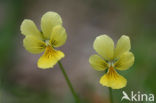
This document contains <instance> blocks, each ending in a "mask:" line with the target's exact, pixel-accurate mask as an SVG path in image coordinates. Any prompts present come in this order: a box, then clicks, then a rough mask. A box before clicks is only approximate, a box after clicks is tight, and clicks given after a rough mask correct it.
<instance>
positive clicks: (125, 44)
mask: <svg viewBox="0 0 156 103" xmlns="http://www.w3.org/2000/svg"><path fill="white" fill-rule="evenodd" d="M93 48H94V49H95V51H96V52H97V53H98V54H99V55H96V54H95V55H92V56H91V57H90V58H89V62H90V64H91V66H92V67H93V68H94V69H95V70H98V71H104V70H106V69H107V68H108V71H107V73H106V74H105V75H103V76H102V77H101V79H100V84H102V85H103V86H107V87H111V88H112V89H120V88H123V87H125V86H126V84H127V80H126V79H125V78H124V77H123V76H121V75H119V74H118V73H117V71H116V70H115V69H117V70H121V71H122V70H127V69H128V68H130V67H131V66H132V65H133V63H134V55H133V53H132V52H130V49H131V44H130V39H129V37H128V36H125V35H123V36H121V37H120V39H119V40H118V42H117V45H116V47H114V42H113V40H112V39H111V38H110V37H109V36H107V35H101V36H98V37H97V38H96V39H95V41H94V45H93Z"/></svg>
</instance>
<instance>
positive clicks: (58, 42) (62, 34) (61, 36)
mask: <svg viewBox="0 0 156 103" xmlns="http://www.w3.org/2000/svg"><path fill="white" fill-rule="evenodd" d="M66 39H67V34H66V31H65V29H64V28H63V27H62V26H61V25H57V26H55V27H54V28H53V30H52V34H51V38H50V42H51V44H52V46H54V47H60V46H62V45H63V44H64V43H65V42H66Z"/></svg>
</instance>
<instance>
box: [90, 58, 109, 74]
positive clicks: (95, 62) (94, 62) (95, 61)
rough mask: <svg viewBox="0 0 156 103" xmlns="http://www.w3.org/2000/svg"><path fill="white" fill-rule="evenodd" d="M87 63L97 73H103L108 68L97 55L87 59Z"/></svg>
mask: <svg viewBox="0 0 156 103" xmlns="http://www.w3.org/2000/svg"><path fill="white" fill-rule="evenodd" d="M89 63H90V64H91V66H92V67H93V68H94V69H95V70H97V71H103V70H105V69H106V68H107V67H108V64H107V63H106V62H105V60H103V59H102V58H101V57H100V56H98V55H92V56H90V58H89Z"/></svg>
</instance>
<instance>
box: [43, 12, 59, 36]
mask: <svg viewBox="0 0 156 103" xmlns="http://www.w3.org/2000/svg"><path fill="white" fill-rule="evenodd" d="M56 25H62V19H61V17H60V16H59V14H57V13H56V12H47V13H45V14H44V15H43V16H42V18H41V29H42V32H43V35H44V37H45V39H50V35H51V32H52V29H53V28H54V26H56Z"/></svg>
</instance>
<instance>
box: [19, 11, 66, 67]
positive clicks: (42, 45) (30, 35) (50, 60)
mask: <svg viewBox="0 0 156 103" xmlns="http://www.w3.org/2000/svg"><path fill="white" fill-rule="evenodd" d="M21 33H22V34H23V35H24V36H25V38H24V40H23V45H24V47H25V49H26V50H27V51H29V52H30V53H33V54H39V53H42V52H43V51H45V52H44V54H43V55H42V56H41V57H40V58H39V60H38V63H37V64H38V67H39V68H42V69H46V68H51V67H53V66H54V65H55V64H56V63H57V62H58V61H59V60H60V59H62V58H63V57H64V53H63V52H61V51H59V50H56V49H55V48H56V47H60V46H62V45H63V44H64V43H65V42H66V39H67V34H66V31H65V29H64V27H63V26H62V19H61V17H60V16H59V15H58V14H57V13H56V12H47V13H45V14H44V15H43V16H42V18H41V31H40V30H38V29H37V27H36V25H35V23H34V22H33V21H32V20H29V19H25V20H24V21H23V22H22V24H21Z"/></svg>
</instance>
